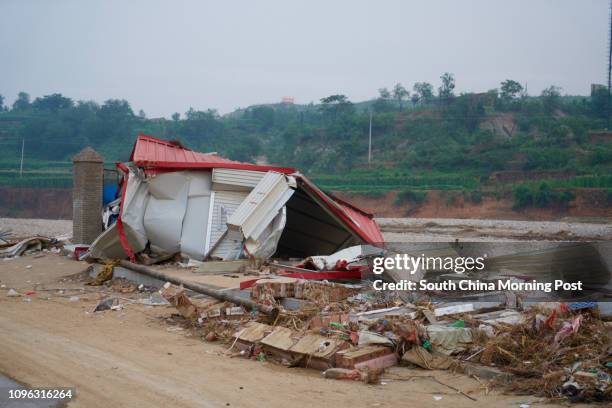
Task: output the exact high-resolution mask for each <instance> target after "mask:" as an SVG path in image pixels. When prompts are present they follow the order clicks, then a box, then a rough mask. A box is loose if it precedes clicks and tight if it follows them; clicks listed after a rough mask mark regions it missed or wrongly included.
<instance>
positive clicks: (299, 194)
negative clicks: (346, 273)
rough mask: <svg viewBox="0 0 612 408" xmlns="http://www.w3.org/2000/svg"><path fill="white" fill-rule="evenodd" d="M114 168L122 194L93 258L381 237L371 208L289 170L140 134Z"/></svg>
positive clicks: (311, 248) (269, 252) (314, 246)
mask: <svg viewBox="0 0 612 408" xmlns="http://www.w3.org/2000/svg"><path fill="white" fill-rule="evenodd" d="M118 167H119V169H120V170H121V171H122V172H123V174H124V178H123V182H122V185H121V197H120V198H118V199H117V200H116V201H115V202H113V203H111V204H110V205H109V206H108V207H107V209H106V214H105V217H104V218H105V221H106V228H107V229H106V231H104V233H103V234H102V235H100V236H99V237H98V238H97V239H96V240H95V242H94V243H93V244H92V246H91V248H90V255H91V256H92V257H93V258H109V259H121V258H130V259H131V260H132V261H135V260H136V257H137V256H138V255H142V256H140V260H141V261H142V262H143V263H154V262H157V261H159V260H164V259H168V258H169V257H172V256H174V255H175V254H181V255H182V256H183V257H186V258H190V259H193V260H197V261H203V260H208V259H219V260H235V259H240V258H263V259H266V258H269V257H271V256H273V255H274V256H277V257H284V258H305V257H307V256H309V255H329V254H332V253H334V252H337V251H338V250H341V249H343V248H347V247H350V246H354V245H358V244H377V243H381V242H382V241H383V238H382V234H381V232H380V229H379V228H378V226H377V225H376V222H375V221H374V220H373V216H372V214H371V213H369V212H367V211H365V210H362V209H360V208H358V207H356V206H354V205H351V204H349V203H347V202H345V201H343V200H340V199H338V198H336V197H333V196H331V195H330V194H328V193H324V192H323V191H321V190H320V189H319V188H317V187H316V186H315V185H314V184H313V183H312V182H310V181H309V180H308V179H307V178H306V177H305V176H304V175H302V174H300V173H299V172H296V171H295V170H294V169H293V168H287V167H276V166H262V165H255V164H249V163H241V162H236V161H232V160H228V159H225V158H222V157H220V156H218V155H216V154H214V153H198V152H194V151H191V150H189V149H187V148H184V147H182V146H181V145H180V144H178V143H175V142H168V141H164V140H160V139H156V138H153V137H150V136H146V135H140V136H139V137H138V139H137V141H136V143H135V145H134V148H133V150H132V154H131V156H130V162H129V163H126V164H119V165H118Z"/></svg>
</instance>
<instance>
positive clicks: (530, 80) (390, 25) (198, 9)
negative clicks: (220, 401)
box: [0, 0, 609, 117]
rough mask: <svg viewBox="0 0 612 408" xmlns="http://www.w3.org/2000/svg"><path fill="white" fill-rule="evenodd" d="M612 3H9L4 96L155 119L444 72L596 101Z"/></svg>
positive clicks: (466, 80)
mask: <svg viewBox="0 0 612 408" xmlns="http://www.w3.org/2000/svg"><path fill="white" fill-rule="evenodd" d="M608 12H609V9H608V0H419V1H417V0H412V1H409V0H398V1H385V0H379V1H359V0H348V1H340V0H322V1H320V0H308V1H297V0H295V1H290V0H277V1H273V0H265V1H260V0H248V1H229V0H226V1H222V0H217V1H204V0H195V1H180V0H175V1H153V0H146V1H133V0H130V1H126V0H118V1H108V0H106V1H84V0H74V1H61V0H57V1H47V0H39V1H35V0H0V94H2V95H4V96H5V97H6V98H7V99H8V102H9V103H12V101H13V100H14V99H15V97H16V94H17V92H19V91H22V90H23V91H26V92H28V93H30V95H31V96H32V97H36V96H41V95H46V94H50V93H54V92H59V93H62V94H64V95H66V96H70V97H72V98H74V99H87V100H90V99H91V100H95V101H98V102H102V101H104V100H106V99H108V98H125V99H127V100H128V101H129V102H130V103H131V104H132V107H133V108H134V110H135V111H136V112H137V111H138V110H139V109H143V110H144V111H145V112H146V113H147V115H148V116H149V117H157V116H167V117H168V116H169V115H171V114H172V113H173V112H181V113H183V112H185V111H186V110H187V109H188V108H189V107H190V106H191V107H194V108H195V109H201V110H204V109H208V108H216V109H218V110H219V111H220V112H221V113H226V112H229V111H231V110H233V109H235V108H238V107H245V106H248V105H251V104H257V103H267V102H277V101H280V99H281V97H282V96H293V97H295V100H296V103H308V102H311V101H318V100H319V99H320V98H322V97H324V96H327V95H330V94H335V93H342V94H346V95H347V96H348V97H349V98H350V99H351V100H353V101H360V100H365V99H369V98H372V97H375V96H376V95H377V89H378V88H381V87H389V88H391V87H392V86H393V85H394V84H395V83H396V82H401V83H403V84H405V85H406V86H408V87H410V88H412V85H413V84H414V82H417V81H429V82H431V83H433V84H434V86H435V87H436V88H437V86H438V84H439V76H440V74H442V73H443V72H445V71H448V72H452V73H454V74H455V77H456V81H457V91H459V92H461V91H486V90H488V89H491V88H495V87H498V86H499V82H500V81H501V80H504V79H506V78H512V79H515V80H518V81H520V82H521V83H523V84H524V83H527V84H528V90H529V93H530V94H539V93H540V91H541V90H542V89H543V88H545V87H547V86H549V85H551V84H554V85H558V86H560V87H562V88H563V92H564V93H568V94H580V95H586V94H588V93H589V89H590V84H591V83H593V82H595V83H604V82H605V80H606V63H607V35H608V28H607V26H608Z"/></svg>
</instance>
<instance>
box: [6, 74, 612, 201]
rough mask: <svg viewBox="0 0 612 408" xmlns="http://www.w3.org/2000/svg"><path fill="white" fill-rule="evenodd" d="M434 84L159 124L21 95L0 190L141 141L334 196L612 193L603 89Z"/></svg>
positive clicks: (57, 181) (55, 179)
mask: <svg viewBox="0 0 612 408" xmlns="http://www.w3.org/2000/svg"><path fill="white" fill-rule="evenodd" d="M441 79H442V85H441V86H440V87H439V88H438V91H437V92H436V93H434V91H433V86H431V85H430V84H425V83H417V84H415V86H414V87H413V90H412V93H410V92H409V91H408V90H406V89H404V88H403V87H401V86H400V87H397V86H396V87H395V88H394V89H393V90H392V91H387V90H386V89H381V90H380V92H379V93H380V96H379V97H378V98H376V99H374V100H371V101H365V102H359V103H352V102H351V101H349V100H348V99H347V98H346V97H345V96H344V95H331V96H329V97H326V98H323V99H321V103H319V104H316V105H314V104H311V105H291V104H271V105H258V106H252V107H248V108H245V109H240V110H237V111H235V112H232V113H231V114H228V115H224V116H220V115H219V114H218V113H217V112H216V111H214V110H207V111H198V110H195V109H189V110H188V111H187V112H186V113H185V114H182V115H179V114H178V113H176V114H174V115H173V116H172V118H171V119H163V118H161V119H149V118H146V116H145V114H144V112H140V113H139V114H135V113H134V112H133V111H132V109H131V107H130V105H129V103H128V102H127V101H125V100H108V101H106V102H104V103H103V104H101V105H99V104H97V103H95V102H88V101H73V100H72V99H70V98H69V97H66V96H63V95H60V94H54V95H49V96H45V97H41V98H36V99H35V100H33V101H30V98H29V96H28V95H27V94H25V93H21V94H20V95H19V98H18V99H17V101H16V102H15V103H14V104H13V105H12V106H10V107H4V108H2V110H1V112H0V146H2V149H0V185H2V186H31V187H45V186H47V187H60V186H69V185H70V158H71V156H72V155H74V154H75V153H76V152H78V151H79V150H80V149H82V148H83V147H85V146H87V145H90V146H93V147H94V148H95V149H96V150H98V151H99V152H100V153H101V154H102V155H103V156H104V157H105V159H106V161H107V162H108V163H109V166H111V165H112V163H113V162H115V161H118V160H126V159H127V158H128V157H127V156H128V154H129V152H130V148H131V146H132V143H133V142H134V139H135V137H136V135H137V134H138V133H139V132H144V133H147V134H151V135H154V136H157V137H161V138H167V139H176V140H180V141H181V142H182V143H183V144H184V145H186V146H188V147H190V148H192V149H195V150H200V151H209V152H210V151H215V152H219V153H220V154H222V155H224V156H226V157H229V158H232V159H235V160H242V161H251V162H255V161H258V162H269V163H275V164H282V165H289V166H295V167H297V168H299V169H300V170H301V171H303V172H304V173H306V174H308V175H310V176H311V177H312V178H314V179H315V180H316V181H317V182H319V183H320V184H321V185H322V186H323V187H326V188H330V189H335V190H345V191H357V192H365V193H372V192H377V191H379V192H380V191H387V190H402V189H450V190H455V189H456V190H478V189H481V188H484V187H486V186H489V187H491V186H492V185H493V187H494V184H495V183H494V182H493V183H492V182H491V179H492V177H491V176H492V175H493V174H494V173H495V172H515V173H516V172H519V173H520V172H527V173H529V174H538V172H539V173H541V174H543V176H542V178H552V179H556V178H557V177H556V176H555V172H557V173H559V174H564V175H565V176H564V177H563V180H558V181H557V185H560V184H564V185H565V186H566V187H568V188H570V187H571V188H580V187H598V188H612V182H611V180H610V177H609V176H610V175H611V174H612V172H611V169H612V143H610V139H609V138H607V139H606V137H605V134H601V132H600V131H601V129H604V128H605V127H606V122H607V121H606V119H607V118H606V107H607V105H606V103H607V90H606V89H601V88H600V89H596V91H595V92H594V94H593V95H591V96H589V97H581V96H562V95H561V93H560V90H559V89H558V88H556V87H550V88H548V89H546V90H545V91H544V92H542V94H541V95H538V96H528V95H526V94H525V92H524V91H523V89H522V87H521V86H520V85H519V84H518V83H517V82H515V81H509V80H507V81H504V82H502V83H501V84H500V89H499V90H497V89H495V90H491V91H489V92H486V93H478V94H476V93H465V94H460V95H456V94H455V92H454V78H453V77H452V75H449V74H445V75H443V76H442V77H441ZM370 112H372V135H373V136H372V157H373V159H372V161H371V163H368V129H369V118H370ZM23 140H25V160H24V163H25V165H24V173H23V176H21V177H20V176H19V173H18V170H19V159H20V154H21V146H22V141H23ZM530 180H532V181H531V182H532V183H534V181H533V178H531V179H530ZM535 182H536V183H537V180H536V181H535Z"/></svg>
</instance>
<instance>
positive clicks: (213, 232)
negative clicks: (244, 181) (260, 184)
mask: <svg viewBox="0 0 612 408" xmlns="http://www.w3.org/2000/svg"><path fill="white" fill-rule="evenodd" d="M214 193H215V200H214V203H213V211H212V223H211V227H210V245H209V247H210V248H212V247H213V245H215V243H216V242H217V241H218V240H219V238H221V235H223V233H224V232H225V231H226V230H227V220H228V219H229V218H230V216H231V215H232V214H233V213H234V211H236V208H238V207H239V206H240V204H242V202H243V201H244V199H245V198H246V197H247V196H248V195H249V193H248V192H246V191H215V192H214Z"/></svg>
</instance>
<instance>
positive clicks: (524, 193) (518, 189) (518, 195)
mask: <svg viewBox="0 0 612 408" xmlns="http://www.w3.org/2000/svg"><path fill="white" fill-rule="evenodd" d="M513 193H514V205H513V206H512V208H513V209H515V210H520V209H521V208H525V207H527V206H530V205H532V204H533V194H531V190H530V189H529V187H527V186H523V185H518V186H515V187H514V188H513Z"/></svg>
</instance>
